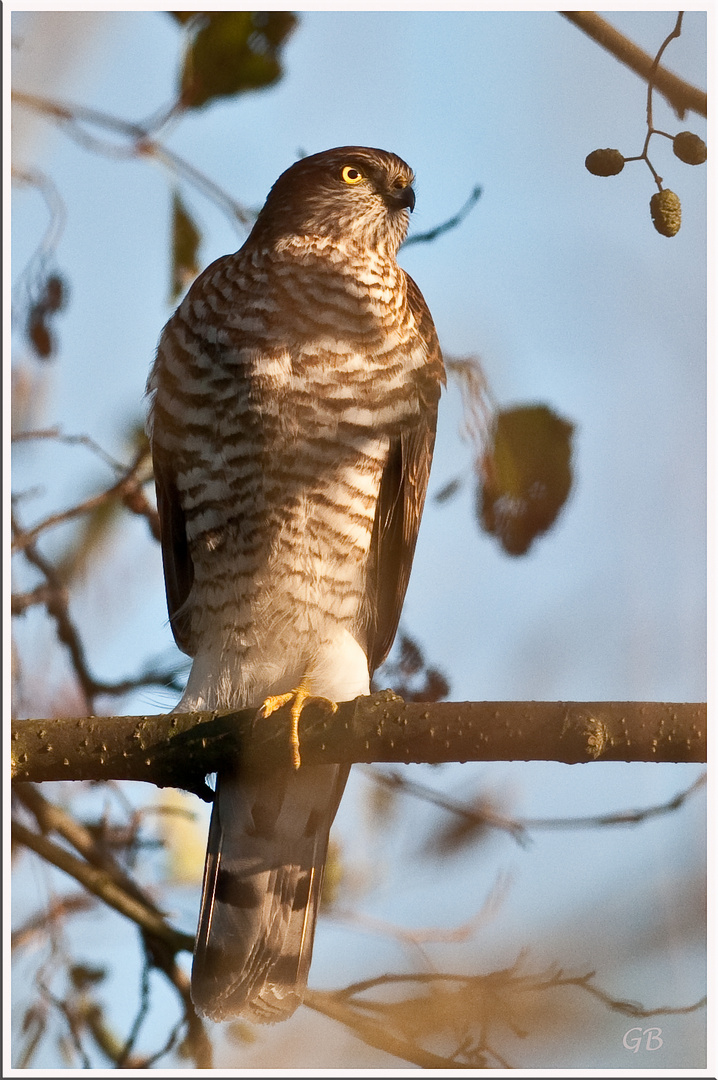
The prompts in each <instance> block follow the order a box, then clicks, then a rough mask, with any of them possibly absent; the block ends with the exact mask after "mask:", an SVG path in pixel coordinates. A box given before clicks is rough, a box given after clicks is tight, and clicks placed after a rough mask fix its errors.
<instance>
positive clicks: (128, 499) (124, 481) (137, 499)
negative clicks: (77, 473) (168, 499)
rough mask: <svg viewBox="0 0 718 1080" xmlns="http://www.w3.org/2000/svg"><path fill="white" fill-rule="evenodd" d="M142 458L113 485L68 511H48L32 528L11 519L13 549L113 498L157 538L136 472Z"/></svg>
mask: <svg viewBox="0 0 718 1080" xmlns="http://www.w3.org/2000/svg"><path fill="white" fill-rule="evenodd" d="M145 460H148V455H147V453H145V452H144V451H143V452H142V453H140V454H139V455H138V456H137V458H136V460H135V461H134V462H133V464H132V465H130V467H129V469H127V471H126V472H125V475H124V476H122V477H121V479H119V480H118V481H117V483H116V484H113V485H112V486H111V487H109V488H106V489H105V490H104V491H101V492H100V493H99V494H98V495H92V496H91V497H90V498H89V499H85V500H84V502H81V503H77V505H75V506H71V507H69V508H68V509H67V510H61V511H59V512H58V513H56V514H50V515H49V516H48V517H46V518H45V519H44V520H43V521H41V522H39V523H38V524H37V525H34V526H33V527H32V528H31V529H25V528H20V526H19V525H18V523H17V522H14V527H13V532H14V534H15V535H14V538H13V545H12V549H13V552H19V551H24V550H25V549H26V548H28V547H29V546H30V545H32V544H33V543H34V542H35V540H37V538H38V537H39V536H40V534H41V533H43V532H46V531H47V530H48V529H52V528H54V527H55V526H57V525H64V524H65V523H66V522H68V521H72V520H74V519H75V518H77V517H81V516H82V515H83V514H88V513H90V512H91V511H92V510H96V509H97V508H98V507H99V506H102V505H103V504H104V503H106V502H111V501H112V500H113V499H120V500H121V501H122V502H123V503H124V505H125V506H127V507H128V509H130V510H131V511H132V512H133V513H136V514H141V515H142V516H143V517H146V518H147V520H148V522H149V524H150V528H151V530H152V533H153V535H154V537H155V539H156V540H159V518H158V515H157V511H156V510H153V509H152V507H151V506H150V504H149V502H148V501H147V497H146V496H145V494H144V492H143V490H142V483H143V481H142V480H140V478H139V477H138V472H139V470H140V468H141V467H142V465H143V463H144V462H145ZM150 475H151V474H150Z"/></svg>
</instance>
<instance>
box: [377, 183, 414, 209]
mask: <svg viewBox="0 0 718 1080" xmlns="http://www.w3.org/2000/svg"><path fill="white" fill-rule="evenodd" d="M384 198H385V199H386V202H387V204H388V205H389V206H390V207H391V209H392V210H413V209H414V206H415V205H416V196H415V194H414V189H413V187H412V186H411V184H407V186H406V187H404V188H398V189H395V190H394V191H390V192H387V193H386V195H385V196H384Z"/></svg>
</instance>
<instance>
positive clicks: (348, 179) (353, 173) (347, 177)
mask: <svg viewBox="0 0 718 1080" xmlns="http://www.w3.org/2000/svg"><path fill="white" fill-rule="evenodd" d="M363 179H364V177H363V176H362V174H361V173H360V172H359V170H358V169H355V168H354V166H353V165H345V166H344V168H343V169H342V180H343V181H344V183H345V184H358V183H359V181H360V180H363Z"/></svg>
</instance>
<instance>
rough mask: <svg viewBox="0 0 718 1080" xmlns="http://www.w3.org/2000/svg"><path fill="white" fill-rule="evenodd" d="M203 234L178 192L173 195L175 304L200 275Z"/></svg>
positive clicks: (173, 300) (172, 300)
mask: <svg viewBox="0 0 718 1080" xmlns="http://www.w3.org/2000/svg"><path fill="white" fill-rule="evenodd" d="M201 239H202V234H201V233H200V231H199V229H198V228H197V226H196V225H195V223H194V221H193V220H192V218H191V217H190V214H189V211H188V210H187V207H186V206H185V205H184V203H183V202H182V198H181V196H180V194H179V192H178V191H174V192H173V194H172V290H171V296H170V300H171V302H172V303H174V302H175V301H176V300H177V298H178V297H179V296H181V295H182V293H183V292H184V291H185V289H187V288H188V287H189V286H190V285H191V284H192V282H193V281H194V279H195V278H196V277H197V274H198V273H199V265H198V262H197V251H198V249H199V245H200V241H201Z"/></svg>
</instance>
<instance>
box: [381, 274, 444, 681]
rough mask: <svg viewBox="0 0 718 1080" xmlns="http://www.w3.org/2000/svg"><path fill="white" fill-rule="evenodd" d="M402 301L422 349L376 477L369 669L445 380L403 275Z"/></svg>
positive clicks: (390, 608) (422, 482) (394, 616)
mask: <svg viewBox="0 0 718 1080" xmlns="http://www.w3.org/2000/svg"><path fill="white" fill-rule="evenodd" d="M407 285H408V302H409V306H410V308H411V311H412V314H413V315H414V319H415V320H416V323H417V327H418V330H419V334H420V336H421V338H422V339H423V341H424V343H425V345H426V349H427V362H426V366H425V368H424V369H423V372H422V375H421V382H420V386H419V392H420V395H421V399H422V402H423V409H422V413H421V417H420V418H419V420H418V421H417V422H416V423H415V424H414V425H413V426H412V427H411V428H409V429H408V430H407V431H405V432H403V433H402V434H401V436H399V437H398V438H397V439H395V440H394V442H393V443H392V446H391V449H390V452H389V459H388V461H387V464H386V467H385V469H384V473H383V476H382V481H381V487H380V489H379V499H378V502H377V509H376V516H375V518H374V531H373V534H372V542H371V551H370V563H369V566H370V580H369V583H368V584H369V589H370V595H371V596H372V597H373V601H374V611H375V618H374V621H373V625H372V626H371V628H370V632H369V641H368V656H369V670H370V672H371V673H372V674H373V673H374V671H375V670H376V669H377V668H378V667H379V665H380V664H382V663H383V662H384V660H385V659H386V657H387V655H388V653H389V650H390V649H391V646H392V642H393V641H394V637H395V635H396V631H397V627H398V625H399V618H400V616H401V609H402V607H403V604H404V596H405V595H406V589H407V585H408V584H409V575H410V573H411V564H412V561H413V559H414V549H415V547H416V539H417V536H418V534H419V524H420V522H421V515H422V512H423V509H424V500H425V498H426V489H427V486H428V483H429V471H430V469H431V459H432V456H433V453H434V439H435V436H436V415H437V410H438V405H439V395H440V393H441V386H442V384H443V383H444V382H445V381H446V380H445V375H444V364H443V361H442V358H441V349H440V348H439V340H438V338H437V336H436V330H435V328H434V323H433V320H432V318H431V315H430V313H429V309H428V308H427V306H426V302H425V300H424V298H423V296H422V295H421V293H420V291H419V289H418V288H417V286H416V285H415V284H414V282H413V281H412V279H411V278H410V277H409V276H408V275H407Z"/></svg>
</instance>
